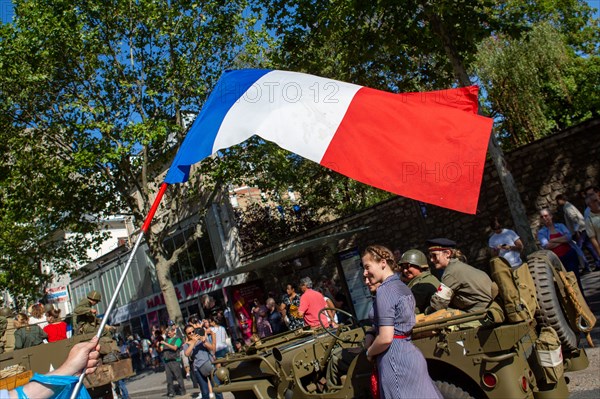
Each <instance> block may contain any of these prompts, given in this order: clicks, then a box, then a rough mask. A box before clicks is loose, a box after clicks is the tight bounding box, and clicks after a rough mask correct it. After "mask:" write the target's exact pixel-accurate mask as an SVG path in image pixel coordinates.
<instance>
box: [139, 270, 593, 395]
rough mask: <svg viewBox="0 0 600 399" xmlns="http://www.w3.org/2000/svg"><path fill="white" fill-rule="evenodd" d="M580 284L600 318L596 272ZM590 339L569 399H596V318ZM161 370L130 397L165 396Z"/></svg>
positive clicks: (573, 375) (150, 374)
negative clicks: (587, 361)
mask: <svg viewBox="0 0 600 399" xmlns="http://www.w3.org/2000/svg"><path fill="white" fill-rule="evenodd" d="M582 282H583V286H584V289H585V293H586V296H587V298H588V303H589V305H590V308H591V309H592V311H593V312H594V314H595V315H596V317H597V318H598V320H600V272H594V273H589V274H586V275H584V276H583V277H582ZM592 339H593V342H594V345H595V346H596V347H595V348H590V347H589V346H588V344H587V343H585V344H584V347H585V348H586V352H587V355H588V357H589V359H590V365H589V367H588V368H587V369H585V370H581V371H577V372H573V373H567V377H568V378H569V380H570V382H569V391H570V392H571V396H570V397H571V398H572V399H598V398H600V322H598V323H597V324H596V327H595V328H594V329H593V330H592ZM166 384H167V382H166V378H165V373H153V372H151V371H148V372H144V373H142V374H141V375H138V376H135V377H133V378H131V379H130V380H129V381H128V382H127V387H128V390H129V393H130V396H131V398H132V399H155V398H156V399H160V398H166V397H167V386H166ZM185 385H186V389H187V391H188V394H187V395H186V396H178V397H176V398H181V399H191V398H192V394H196V393H197V392H198V389H193V388H192V383H191V381H187V380H186V382H185ZM224 397H225V399H232V398H233V395H232V394H225V395H224Z"/></svg>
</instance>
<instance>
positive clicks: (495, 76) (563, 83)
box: [475, 22, 600, 148]
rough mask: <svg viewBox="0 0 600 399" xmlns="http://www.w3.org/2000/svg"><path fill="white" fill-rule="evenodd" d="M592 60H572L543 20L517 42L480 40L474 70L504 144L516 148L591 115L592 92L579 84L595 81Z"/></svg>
mask: <svg viewBox="0 0 600 399" xmlns="http://www.w3.org/2000/svg"><path fill="white" fill-rule="evenodd" d="M598 60H599V57H597V56H593V55H592V56H590V57H585V58H584V57H578V56H576V55H575V53H574V50H573V49H572V48H569V46H568V45H567V40H566V37H565V36H564V35H563V34H561V33H560V32H559V31H558V30H557V29H556V28H554V27H553V26H552V25H551V24H550V23H548V22H546V23H539V24H535V25H533V27H532V29H531V30H530V31H528V32H525V33H524V34H523V35H522V36H521V37H520V38H518V39H511V38H509V37H507V36H506V35H499V36H495V37H491V38H488V39H486V40H485V41H483V42H482V43H481V44H480V47H479V51H478V53H477V62H476V64H475V68H476V72H477V75H478V76H479V78H480V82H481V83H482V85H483V86H484V87H485V89H486V92H487V106H488V107H489V108H490V109H492V110H494V116H495V118H496V120H498V121H499V122H498V124H497V125H498V126H497V129H498V130H499V131H500V132H501V134H500V138H501V139H502V140H503V141H504V146H505V147H507V148H514V147H518V146H520V145H523V144H527V143H530V142H532V141H534V140H536V139H539V138H541V137H544V136H545V135H548V134H550V133H551V132H553V131H556V130H562V129H564V128H566V127H569V126H571V125H572V124H574V123H578V122H580V121H582V120H585V119H586V118H588V117H590V116H593V115H596V116H597V115H598V109H599V106H600V103H598V95H597V90H585V89H583V90H582V87H581V85H582V84H583V83H584V82H589V83H587V84H586V85H590V84H591V85H590V86H593V85H594V82H595V83H596V84H597V83H598V81H599V78H600V75H599V74H598V69H597V68H594V67H593V66H594V65H597V64H598ZM590 88H591V87H590ZM542 99H543V100H542ZM582 99H585V100H587V101H582Z"/></svg>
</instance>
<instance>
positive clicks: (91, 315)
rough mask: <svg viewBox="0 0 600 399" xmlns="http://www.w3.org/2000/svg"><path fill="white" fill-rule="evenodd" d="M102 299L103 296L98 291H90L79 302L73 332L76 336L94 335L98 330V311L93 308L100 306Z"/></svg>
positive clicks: (75, 311)
mask: <svg viewBox="0 0 600 399" xmlns="http://www.w3.org/2000/svg"><path fill="white" fill-rule="evenodd" d="M101 299H102V295H100V293H99V292H98V291H95V290H94V291H90V292H88V294H87V296H86V297H85V298H83V299H82V300H80V301H79V303H78V304H77V307H75V310H74V311H73V315H74V320H73V326H74V328H73V330H74V332H75V334H87V333H94V332H96V329H97V328H98V321H97V319H96V313H97V311H96V309H93V308H92V307H93V306H95V305H96V304H98V302H100V300H101Z"/></svg>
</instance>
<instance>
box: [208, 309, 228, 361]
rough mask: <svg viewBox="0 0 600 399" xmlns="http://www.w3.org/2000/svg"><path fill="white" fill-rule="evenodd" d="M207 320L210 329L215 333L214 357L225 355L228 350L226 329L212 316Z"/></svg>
mask: <svg viewBox="0 0 600 399" xmlns="http://www.w3.org/2000/svg"><path fill="white" fill-rule="evenodd" d="M208 321H209V324H210V329H211V330H212V331H213V332H214V333H215V335H214V339H215V344H216V348H215V357H216V358H220V357H225V355H226V354H227V352H229V347H228V345H227V330H226V329H225V327H223V326H221V325H219V324H218V323H217V320H216V319H215V318H214V317H213V316H210V317H209V318H208Z"/></svg>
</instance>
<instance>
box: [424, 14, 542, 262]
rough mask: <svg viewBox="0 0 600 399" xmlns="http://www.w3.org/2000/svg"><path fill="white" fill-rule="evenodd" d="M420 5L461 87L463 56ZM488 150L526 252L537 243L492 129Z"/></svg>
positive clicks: (465, 77) (465, 82) (464, 82)
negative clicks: (440, 42)
mask: <svg viewBox="0 0 600 399" xmlns="http://www.w3.org/2000/svg"><path fill="white" fill-rule="evenodd" d="M424 9H425V14H426V15H427V17H428V19H429V22H430V23H431V26H432V28H433V30H434V31H435V33H436V34H437V35H438V36H439V38H440V40H441V41H442V44H443V47H444V51H445V53H446V56H447V57H448V59H449V61H450V64H451V65H452V69H453V70H454V75H455V76H456V78H457V80H458V82H459V84H460V85H461V86H463V87H464V86H470V85H471V79H470V78H469V75H468V74H467V70H466V68H465V67H464V63H463V60H462V59H461V57H460V55H459V54H458V52H457V51H456V50H455V48H454V46H453V44H452V43H453V41H452V38H451V37H450V36H449V35H448V34H447V32H446V30H445V28H444V23H443V21H441V20H440V19H439V18H438V16H437V15H436V14H435V12H432V11H431V10H430V9H429V8H428V7H427V6H424ZM488 150H489V154H490V158H491V159H492V162H493V163H494V166H495V167H496V170H497V172H498V177H499V178H500V182H501V184H502V188H503V189H504V195H505V196H506V200H507V201H508V208H509V209H510V214H511V216H512V218H513V222H514V224H515V229H516V232H517V234H518V235H519V237H520V238H521V241H522V242H523V246H524V249H523V254H524V255H529V254H530V253H532V252H534V251H536V250H537V246H536V243H535V239H534V237H533V233H532V232H531V227H530V225H529V219H528V218H527V212H526V211H525V206H524V205H523V201H522V200H521V195H520V194H519V191H518V190H517V187H516V185H515V181H514V179H513V177H512V174H511V173H510V171H509V170H508V168H507V167H506V161H505V158H504V152H503V151H502V148H500V146H499V145H498V143H497V142H496V138H495V134H494V132H492V134H491V135H490V141H489V145H488Z"/></svg>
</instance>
